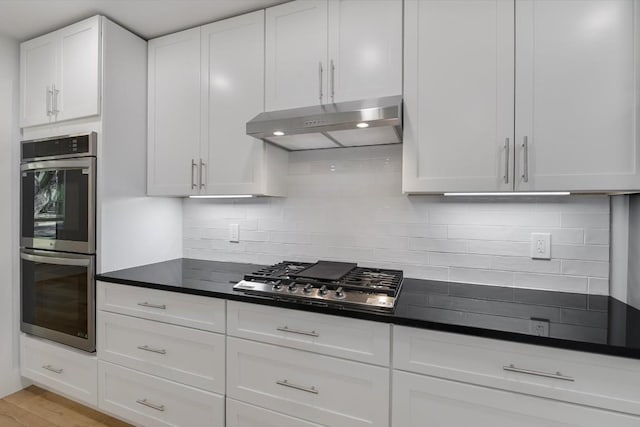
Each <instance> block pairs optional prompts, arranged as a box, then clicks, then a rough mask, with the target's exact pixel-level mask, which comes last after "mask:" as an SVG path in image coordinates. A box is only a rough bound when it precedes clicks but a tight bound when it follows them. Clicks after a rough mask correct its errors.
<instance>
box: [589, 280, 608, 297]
mask: <svg viewBox="0 0 640 427" xmlns="http://www.w3.org/2000/svg"><path fill="white" fill-rule="evenodd" d="M589 294H591V295H609V279H599V278H595V277H589Z"/></svg>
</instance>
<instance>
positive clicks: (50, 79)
mask: <svg viewBox="0 0 640 427" xmlns="http://www.w3.org/2000/svg"><path fill="white" fill-rule="evenodd" d="M101 22H102V19H101V17H100V16H94V17H92V18H89V19H86V20H84V21H81V22H78V23H76V24H73V25H70V26H68V27H65V28H63V29H61V30H58V31H55V32H52V33H49V34H46V35H44V36H41V37H38V38H36V39H33V40H29V41H26V42H24V43H22V44H21V45H20V104H21V107H20V126H21V127H28V126H35V125H42V124H47V123H51V122H58V121H64V120H71V119H78V118H82V117H89V116H94V115H98V114H100V90H101V84H100V81H101V79H100V70H101V68H102V65H101V53H100V51H101V46H100V42H101V40H100V39H101V37H100V35H101Z"/></svg>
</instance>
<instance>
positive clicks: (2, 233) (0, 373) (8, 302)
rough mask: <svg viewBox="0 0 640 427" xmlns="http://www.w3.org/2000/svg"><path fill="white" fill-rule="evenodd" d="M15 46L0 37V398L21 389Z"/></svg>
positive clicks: (16, 70)
mask: <svg viewBox="0 0 640 427" xmlns="http://www.w3.org/2000/svg"><path fill="white" fill-rule="evenodd" d="M19 140H20V136H19V128H18V43H17V42H16V41H14V40H11V39H8V38H6V37H3V36H0V200H2V202H1V203H0V397H1V396H4V395H7V394H9V393H13V392H14V391H17V390H19V389H20V388H21V384H20V375H19V368H18V334H17V331H18V329H19V323H18V322H19V308H18V302H19V295H18V280H19V270H18V264H17V263H18V245H19V244H18V222H19V220H18V189H19V184H18V176H19V169H18V165H19V150H18V141H19Z"/></svg>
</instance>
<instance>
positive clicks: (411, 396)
mask: <svg viewBox="0 0 640 427" xmlns="http://www.w3.org/2000/svg"><path fill="white" fill-rule="evenodd" d="M392 396H393V402H392V407H393V408H392V411H391V412H392V414H393V420H392V426H393V427H432V426H433V427H436V426H438V427H439V426H467V425H468V426H474V427H495V426H509V427H560V426H563V427H601V426H607V425H609V426H616V427H631V426H638V425H640V424H639V423H640V418H638V417H634V416H630V415H623V414H621V413H619V412H608V411H603V410H598V409H594V408H591V407H586V406H579V405H572V404H568V403H563V402H560V401H554V400H549V399H542V398H538V397H531V396H527V395H524V394H519V393H511V392H508V391H501V390H498V389H492V388H485V387H479V386H475V385H471V384H466V383H458V382H455V381H449V380H443V379H437V378H433V377H427V376H422V375H416V374H410V373H406V372H401V371H393V392H392Z"/></svg>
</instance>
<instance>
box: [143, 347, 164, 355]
mask: <svg viewBox="0 0 640 427" xmlns="http://www.w3.org/2000/svg"><path fill="white" fill-rule="evenodd" d="M138 348H139V349H140V350H144V351H150V352H151V353H158V354H167V350H165V349H163V348H153V347H149V346H148V345H139V346H138Z"/></svg>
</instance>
